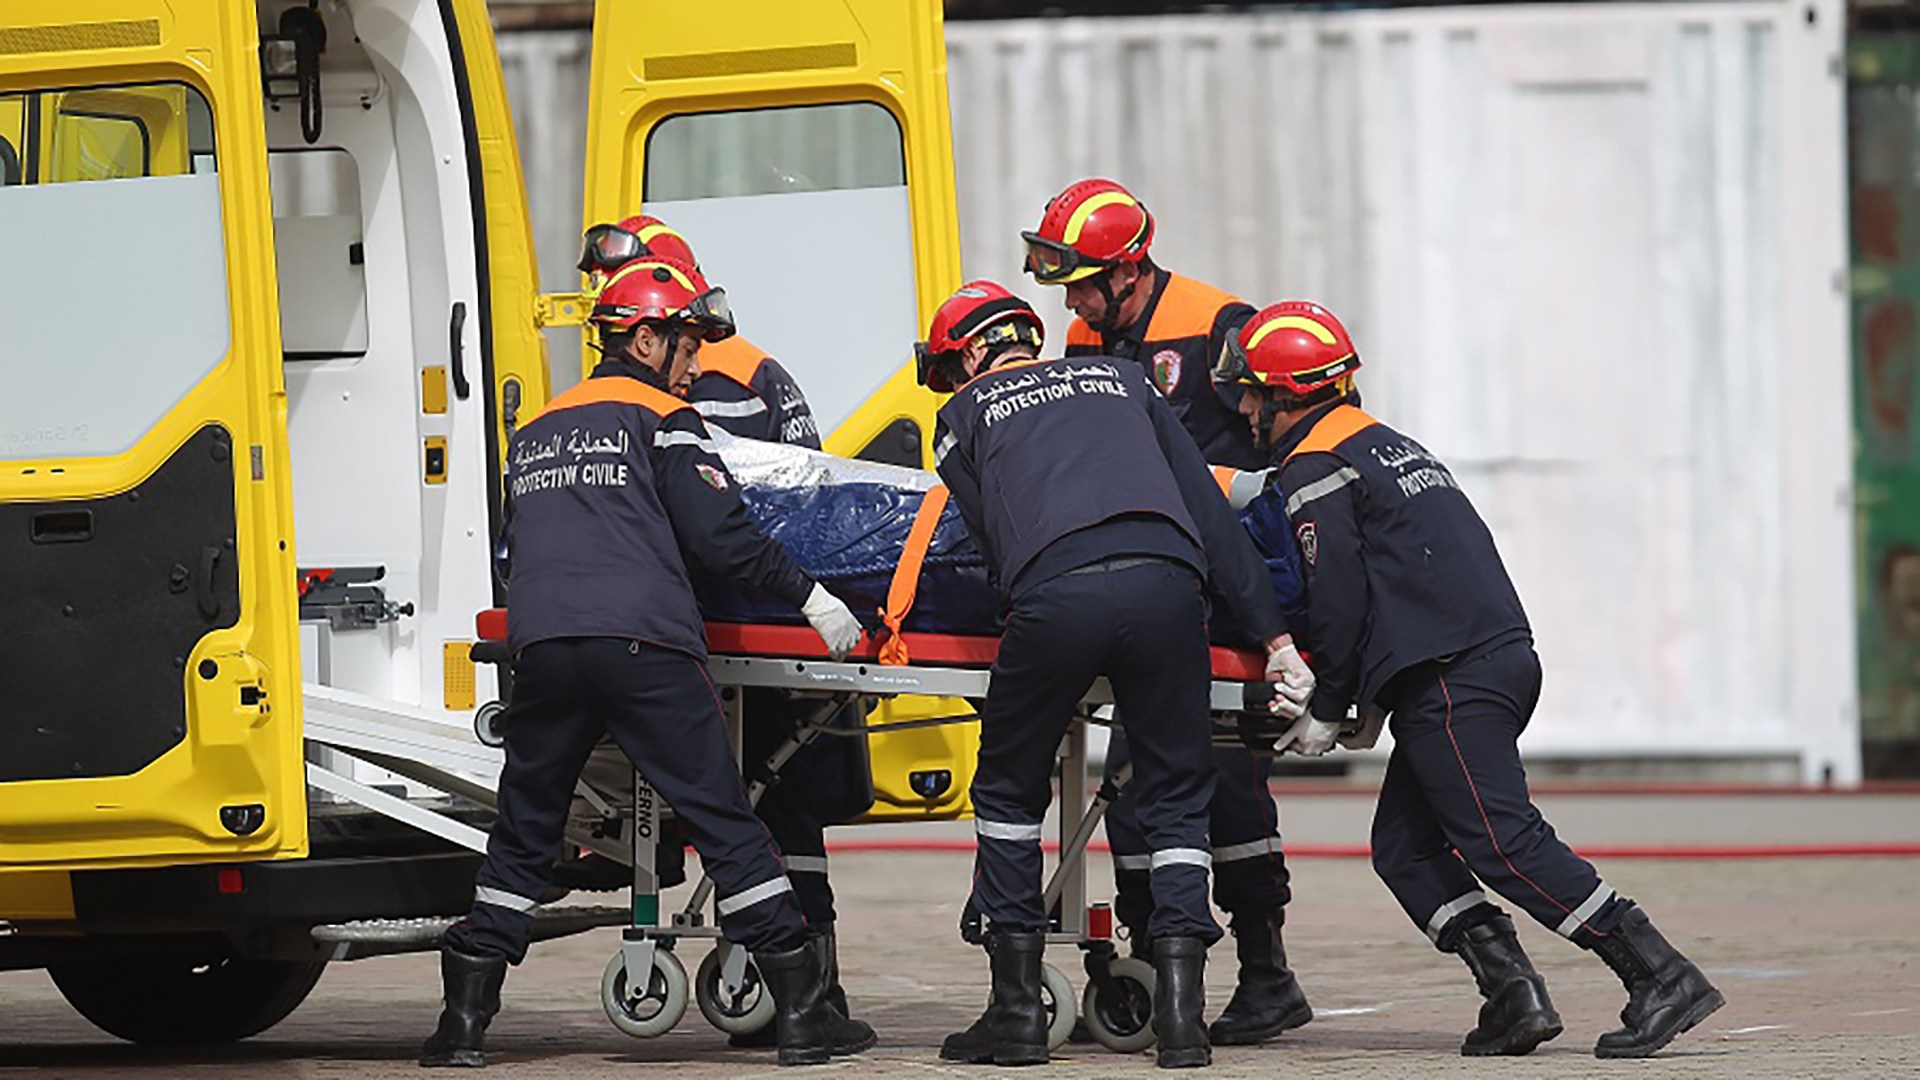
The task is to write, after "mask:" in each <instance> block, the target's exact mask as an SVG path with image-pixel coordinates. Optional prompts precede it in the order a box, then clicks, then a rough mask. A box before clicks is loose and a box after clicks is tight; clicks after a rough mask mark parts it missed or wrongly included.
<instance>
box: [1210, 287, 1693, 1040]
mask: <svg viewBox="0 0 1920 1080" xmlns="http://www.w3.org/2000/svg"><path fill="white" fill-rule="evenodd" d="M1359 367H1360V358H1359V356H1358V355H1357V354H1356V353H1355V351H1354V347H1353V342H1352V340H1351V339H1350V338H1349V337H1348V336H1347V331H1346V329H1345V328H1344V327H1342V326H1341V325H1340V322H1339V321H1338V320H1337V319H1335V318H1334V317H1333V315H1332V314H1331V313H1330V312H1328V311H1327V310H1326V309H1325V308H1322V307H1320V306H1319V305H1317V304H1310V303H1303V302H1290V303H1284V304H1276V305H1274V306H1273V307H1270V308H1267V309H1266V310H1264V311H1262V312H1260V313H1259V314H1258V315H1256V316H1255V317H1254V318H1253V319H1252V320H1251V321H1249V322H1248V323H1247V325H1246V326H1245V327H1244V328H1242V330H1241V332H1240V334H1239V335H1238V336H1237V337H1236V338H1235V339H1233V341H1232V342H1231V343H1230V346H1229V348H1228V349H1227V350H1226V351H1225V352H1224V353H1223V354H1222V356H1221V359H1220V362H1219V365H1218V367H1217V368H1216V369H1215V372H1214V382H1215V384H1216V385H1217V386H1218V387H1219V389H1220V392H1221V394H1222V395H1223V396H1224V397H1226V398H1227V399H1228V400H1229V401H1230V402H1231V403H1233V404H1234V405H1236V406H1237V407H1238V408H1239V409H1240V412H1241V414H1242V415H1243V416H1245V417H1246V418H1247V420H1248V423H1249V424H1250V425H1251V427H1252V429H1253V432H1254V434H1255V436H1256V437H1257V438H1259V439H1260V440H1262V441H1263V442H1265V443H1267V444H1268V445H1269V446H1270V448H1271V452H1272V455H1273V461H1274V463H1275V465H1276V468H1275V469H1274V470H1273V472H1272V473H1271V474H1270V477H1271V478H1277V479H1270V481H1269V482H1277V483H1278V485H1279V487H1280V489H1281V494H1283V495H1284V497H1285V499H1286V508H1287V513H1288V516H1289V518H1290V520H1291V522H1292V525H1293V528H1294V532H1295V536H1296V538H1297V542H1298V544H1299V549H1300V555H1301V562H1302V563H1303V565H1304V568H1305V570H1306V577H1307V627H1308V630H1307V635H1308V639H1307V645H1308V646H1309V648H1311V650H1312V651H1313V654H1314V657H1315V667H1316V668H1317V674H1318V675H1319V684H1318V688H1317V690H1316V692H1315V695H1314V698H1313V700H1312V702H1311V704H1310V706H1309V709H1308V713H1307V715H1306V716H1304V717H1302V718H1301V719H1300V720H1299V721H1298V722H1297V723H1296V724H1295V725H1294V727H1293V729H1292V730H1291V731H1290V732H1289V733H1288V740H1287V741H1291V743H1292V746H1293V748H1294V749H1296V750H1299V751H1300V752H1302V753H1305V754H1308V755H1317V754H1323V753H1325V752H1326V751H1327V749H1328V748H1329V747H1330V746H1331V745H1332V744H1333V743H1334V742H1335V740H1336V739H1339V740H1340V741H1341V742H1342V744H1343V745H1348V746H1355V747H1364V746H1371V745H1372V744H1373V741H1374V739H1376V738H1377V737H1378V736H1379V732H1380V728H1381V726H1382V724H1383V723H1384V722H1385V720H1386V717H1387V716H1388V715H1389V714H1390V715H1391V717H1392V726H1393V740H1394V741H1393V754H1392V756H1391V758H1390V759H1389V760H1388V762H1387V771H1386V776H1385V778H1384V779H1383V780H1382V782H1381V786H1380V802H1379V807H1378V809H1377V810H1376V811H1375V813H1374V819H1373V866H1374V870H1375V871H1376V872H1377V873H1378V874H1379V875H1380V877H1381V879H1382V880H1383V881H1385V882H1386V884H1387V887H1388V888H1389V889H1390V890H1392V892H1393V895H1394V897H1395V898H1396V899H1398V900H1399V901H1400V906H1401V907H1402V908H1404V909H1406V912H1407V914H1408V916H1410V917H1411V918H1412V919H1413V922H1414V925H1415V926H1418V927H1419V928H1421V929H1422V930H1424V931H1426V933H1427V935H1428V936H1429V937H1430V938H1432V939H1433V942H1434V944H1435V945H1436V946H1437V947H1438V948H1439V949H1440V950H1441V951H1442V952H1451V953H1457V954H1458V955H1459V956H1460V957H1461V958H1462V959H1463V960H1465V961H1466V964H1467V967H1468V968H1469V969H1470V970H1471V971H1472V972H1473V976H1474V979H1475V980H1476V981H1477V982H1478V983H1479V987H1480V993H1481V995H1482V996H1483V997H1484V998H1485V999H1486V1002H1485V1005H1484V1006H1483V1007H1482V1008H1481V1010H1480V1019H1479V1025H1478V1026H1477V1027H1475V1028H1474V1029H1473V1030H1472V1031H1471V1032H1469V1033H1468V1034H1467V1037H1466V1041H1465V1043H1464V1044H1463V1045H1462V1046H1461V1048H1460V1051H1461V1053H1463V1054H1466V1055H1468V1056H1481V1055H1492V1054H1525V1053H1527V1052H1529V1051H1531V1050H1532V1049H1533V1048H1534V1047H1535V1046H1538V1045H1539V1044H1540V1043H1543V1042H1545V1041H1547V1040H1548V1039H1551V1038H1553V1037H1554V1036H1556V1035H1558V1034H1560V1030H1561V1024H1560V1017H1559V1015H1558V1014H1557V1013H1555V1012H1554V1009H1553V1004H1552V1002H1550V1001H1549V1000H1548V998H1547V987H1546V983H1545V982H1544V981H1543V980H1542V979H1541V977H1540V975H1539V973H1538V972H1536V971H1535V970H1534V968H1533V964H1532V963H1531V962H1530V961H1529V960H1528V959H1527V954H1526V953H1525V952H1523V951H1521V948H1520V942H1519V940H1518V939H1517V938H1516V937H1515V936H1514V929H1513V922H1512V920H1511V919H1509V918H1508V917H1507V915H1506V913H1505V912H1503V911H1502V910H1501V909H1500V908H1499V907H1497V906H1495V905H1494V904H1493V903H1492V902H1490V901H1489V900H1488V899H1487V896H1486V894H1485V893H1484V892H1482V891H1481V883H1482V882H1484V883H1485V884H1486V885H1488V886H1491V887H1492V888H1493V890H1494V891H1495V892H1496V893H1498V894H1499V895H1501V896H1504V897H1506V898H1507V899H1508V900H1510V901H1512V902H1513V903H1514V904H1515V905H1517V906H1518V907H1520V909H1521V910H1523V911H1525V912H1526V913H1527V914H1528V915H1531V916H1532V917H1533V918H1534V919H1536V920H1538V921H1539V922H1540V924H1541V925H1543V926H1546V927H1547V928H1549V929H1551V930H1553V931H1555V932H1556V933H1558V934H1560V935H1561V936H1562V937H1565V938H1566V939H1568V940H1569V941H1571V942H1573V943H1574V944H1575V945H1578V946H1580V947H1581V948H1583V949H1587V950H1590V951H1592V952H1594V953H1597V954H1599V956H1600V958H1601V959H1602V960H1604V961H1605V962H1606V964H1607V966H1608V967H1610V968H1612V969H1613V971H1614V972H1615V974H1617V975H1619V977H1620V981H1621V982H1622V983H1624V984H1625V985H1626V989H1627V996H1628V1000H1627V1006H1626V1008H1625V1010H1623V1011H1622V1012H1621V1014H1620V1018H1621V1020H1622V1021H1624V1024H1625V1026H1624V1027H1622V1028H1620V1029H1619V1030H1617V1031H1611V1032H1608V1033H1606V1034H1604V1035H1602V1036H1600V1040H1599V1043H1598V1044H1597V1045H1596V1046H1595V1047H1594V1053H1595V1054H1597V1055H1599V1056H1600V1057H1645V1056H1647V1055H1649V1054H1652V1053H1654V1052H1655V1051H1657V1050H1659V1049H1660V1048H1661V1047H1663V1046H1665V1045H1667V1043H1669V1042H1671V1041H1672V1040H1673V1038H1674V1037H1675V1036H1677V1035H1679V1034H1680V1033H1681V1032H1684V1031H1686V1030H1687V1029H1688V1028H1691V1027H1693V1026H1694V1025H1695V1024H1698V1023H1699V1022H1700V1021H1701V1020H1702V1019H1704V1018H1705V1017H1706V1016H1708V1015H1709V1014H1710V1013H1712V1012H1713V1011H1714V1010H1715V1009H1718V1008H1719V1007H1720V1006H1721V1005H1722V1004H1723V1001H1722V999H1721V996H1720V992H1719V991H1718V990H1715V989H1714V988H1713V986H1712V984H1710V983H1709V982H1708V981H1707V978H1706V976H1705V975H1703V974H1702V973H1701V971H1700V969H1699V968H1697V967H1695V966H1694V965H1693V964H1692V963H1691V962H1689V961H1688V960H1687V959H1686V957H1684V956H1682V955H1680V953H1679V952H1678V951H1677V950H1675V949H1674V947H1673V946H1672V945H1670V944H1668V943H1667V940H1666V939H1665V938H1664V937H1662V936H1661V934H1660V932H1659V931H1658V930H1656V929H1654V927H1653V923H1652V922H1651V921H1650V920H1649V919H1648V917H1647V914H1646V912H1645V911H1644V910H1642V909H1641V908H1639V907H1638V906H1636V905H1635V904H1634V902H1633V901H1631V900H1629V899H1627V898H1626V897H1624V896H1621V895H1620V894H1618V893H1617V892H1615V891H1614V890H1613V888H1612V887H1610V886H1609V885H1607V883H1606V882H1604V881H1602V880H1600V875H1599V874H1598V873H1597V872H1596V871H1595V870H1594V868H1593V866H1592V865H1591V864H1589V863H1588V862H1587V861H1586V860H1585V859H1582V858H1581V857H1580V856H1578V855H1576V854H1574V853H1573V851H1572V850H1570V849H1569V848H1568V847H1567V845H1566V844H1565V843H1563V842H1561V840H1560V839H1559V838H1558V837H1556V836H1555V835H1554V832H1553V828H1552V826H1550V825H1548V824H1547V822H1546V821H1545V819H1543V818H1542V817H1541V816H1540V811H1539V810H1538V809H1537V808H1535V806H1534V805H1533V802H1532V799H1531V797H1530V796H1529V795H1528V793H1527V777H1526V770H1525V769H1524V768H1523V767H1522V765H1521V761H1520V751H1519V747H1518V745H1517V740H1518V739H1519V737H1520V733H1521V732H1522V731H1523V730H1525V729H1526V726H1527V721H1528V720H1529V719H1530V718H1531V717H1532V715H1533V709H1534V706H1535V704H1536V703H1537V702H1538V701H1539V698H1540V660H1539V657H1538V656H1536V655H1535V654H1534V651H1533V636H1532V632H1531V630H1530V629H1529V628H1528V624H1527V616H1526V613H1525V612H1524V611H1523V610H1522V609H1521V606H1520V598H1519V596H1518V595H1517V594H1516V593H1515V591H1514V588H1513V583H1512V581H1511V580H1509V579H1508V577H1507V572H1506V569H1505V568H1504V567H1503V566H1502V565H1501V562H1500V555H1499V552H1498V551H1496V550H1495V548H1494V543H1493V536H1492V534H1491V533H1489V532H1488V530H1487V527H1486V525H1485V523H1483V522H1482V521H1481V520H1480V516H1479V514H1478V513H1476V512H1475V511H1474V508H1473V504H1472V503H1470V502H1468V501H1467V497H1466V495H1465V493H1463V492H1462V491H1461V490H1460V487H1459V485H1458V484H1457V483H1456V482H1455V481H1454V478H1453V474H1452V473H1450V472H1448V471H1447V467H1446V466H1445V465H1444V464H1442V463H1441V462H1440V461H1439V460H1438V459H1437V458H1435V457H1434V456H1433V455H1432V454H1430V453H1428V452H1427V451H1426V449H1425V448H1423V447H1422V446H1421V445H1420V444H1419V443H1416V442H1414V441H1413V440H1412V439H1410V438H1408V437H1407V436H1405V435H1402V434H1400V433H1399V432H1397V431H1395V430H1393V429H1392V428H1389V427H1387V426H1386V425H1385V424H1382V423H1380V422H1379V421H1377V420H1375V419H1373V418H1372V417H1370V416H1368V415H1367V414H1366V413H1364V412H1362V411H1360V409H1359V407H1358V399H1357V397H1356V396H1355V395H1354V393H1353V373H1354V372H1355V371H1357V370H1359ZM1350 706H1358V708H1359V710H1360V716H1361V718H1362V720H1361V723H1360V724H1359V726H1358V728H1357V729H1356V730H1354V731H1353V732H1352V733H1351V734H1342V732H1343V728H1345V727H1346V725H1347V711H1348V709H1349V707H1350Z"/></svg>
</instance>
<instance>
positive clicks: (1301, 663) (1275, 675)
mask: <svg viewBox="0 0 1920 1080" xmlns="http://www.w3.org/2000/svg"><path fill="white" fill-rule="evenodd" d="M1283 640H1284V641H1285V643H1284V644H1282V645H1281V646H1280V647H1279V648H1277V649H1273V650H1270V651H1269V652H1268V653H1267V681H1268V682H1270V683H1276V684H1278V685H1276V686H1275V687H1274V690H1275V695H1274V699H1273V705H1272V708H1273V713H1274V715H1275V716H1278V717H1281V718H1282V719H1286V720H1298V719H1299V718H1300V717H1302V716H1305V715H1306V712H1307V702H1309V701H1311V700H1313V685H1314V679H1313V669H1312V668H1310V667H1308V666H1307V662H1306V661H1305V660H1302V659H1301V658H1300V650H1299V649H1296V648H1294V647H1293V641H1292V640H1291V639H1283Z"/></svg>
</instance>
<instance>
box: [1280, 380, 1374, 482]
mask: <svg viewBox="0 0 1920 1080" xmlns="http://www.w3.org/2000/svg"><path fill="white" fill-rule="evenodd" d="M1342 405H1352V406H1355V407H1356V408H1357V407H1359V405H1360V392H1359V391H1357V390H1355V391H1352V392H1350V393H1347V394H1343V395H1341V396H1340V397H1337V398H1334V399H1333V400H1332V401H1329V402H1327V403H1326V404H1324V405H1316V406H1314V408H1313V411H1312V412H1310V413H1308V414H1307V415H1306V416H1304V417H1302V418H1301V419H1300V422H1299V423H1297V424H1295V425H1293V427H1291V428H1289V429H1287V433H1286V434H1285V435H1282V436H1280V441H1279V442H1276V443H1274V444H1273V452H1272V454H1271V455H1270V456H1269V460H1270V461H1272V462H1273V464H1275V465H1279V464H1282V463H1284V462H1285V461H1286V460H1287V455H1288V454H1291V453H1293V448H1294V447H1296V446H1299V445H1300V444H1301V442H1303V441H1304V440H1305V439H1306V437H1307V434H1308V433H1309V432H1311V431H1312V430H1313V428H1314V425H1315V424H1318V423H1319V422H1320V421H1322V420H1324V419H1326V417H1327V414H1328V413H1330V412H1332V411H1333V410H1335V409H1337V408H1339V407H1340V406H1342Z"/></svg>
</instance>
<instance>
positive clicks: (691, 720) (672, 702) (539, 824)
mask: <svg viewBox="0 0 1920 1080" xmlns="http://www.w3.org/2000/svg"><path fill="white" fill-rule="evenodd" d="M602 732H605V733H607V734H610V735H612V736H613V739H614V741H615V742H617V743H618V744H619V745H620V748H621V750H622V751H623V752H625V753H626V755H627V757H628V758H629V759H630V760H632V761H633V762H634V764H635V766H636V767H637V768H639V769H640V771H641V772H643V773H644V774H645V775H646V776H647V778H648V780H649V781H651V782H652V784H653V787H654V790H655V791H657V792H658V793H659V795H660V797H661V798H662V799H664V800H666V802H667V803H668V804H669V805H671V806H672V807H673V809H674V812H675V813H676V814H677V815H678V816H679V818H680V822H681V827H682V829H683V830H684V831H685V832H686V834H687V837H688V839H690V840H691V841H692V842H693V846H694V848H695V849H696V850H697V851H699V852H700V859H701V865H702V866H703V867H704V868H705V869H706V870H707V872H708V873H710V874H712V875H713V879H714V883H715V885H716V886H717V887H718V890H719V895H720V896H722V897H728V898H734V897H740V896H742V895H743V894H747V893H749V892H750V891H751V890H753V889H754V888H756V887H760V888H762V889H766V888H768V887H769V883H771V882H774V881H776V880H777V881H778V882H779V883H780V887H779V888H778V889H776V890H774V891H772V892H769V893H768V894H767V895H766V896H765V897H763V898H762V902H756V903H751V904H747V905H745V906H742V907H740V908H738V909H737V910H733V911H731V912H727V913H723V914H722V915H721V917H720V925H721V929H722V930H724V931H725V933H726V935H727V937H728V938H729V939H730V940H733V941H737V942H739V943H740V944H742V945H745V946H746V947H747V948H749V949H752V950H756V951H757V950H762V949H775V950H784V949H791V948H794V947H796V946H798V945H799V944H800V942H801V941H802V940H804V935H805V929H804V924H803V923H802V921H801V915H800V905H799V903H798V902H797V901H796V900H795V899H794V897H793V895H792V892H791V889H790V888H788V887H787V886H786V884H785V883H786V877H785V876H784V874H783V873H782V870H781V866H780V860H779V857H778V856H777V854H776V853H775V850H774V846H773V840H772V838H771V837H770V836H769V835H768V834H767V829H766V827H765V826H764V825H762V824H761V823H760V821H759V820H758V819H757V818H755V817H754V816H753V812H752V810H751V809H750V808H749V807H748V806H747V796H746V789H745V787H744V786H743V785H742V784H741V782H740V773H739V770H738V768H737V766H736V765H735V764H734V760H733V754H732V751H731V750H730V749H729V748H728V745H727V737H726V729H725V726H724V725H723V724H722V722H721V719H720V706H719V702H718V701H717V700H716V698H715V696H714V693H713V688H712V686H711V684H710V683H709V682H708V681H707V678H706V670H705V668H704V667H703V666H702V665H701V664H700V662H699V661H697V660H695V659H694V658H693V657H691V656H688V655H686V654H685V653H678V652H674V651H672V650H668V649H655V648H641V649H639V650H638V651H637V652H636V651H634V650H633V649H632V647H631V646H630V644H629V643H628V642H626V641H619V640H615V639H611V638H575V639H567V640H561V641H543V642H538V643H536V644H533V645H530V646H528V647H527V648H526V649H525V650H523V651H522V652H521V654H520V657H519V659H518V660H516V661H515V662H514V701H513V718H512V722H511V723H509V724H508V725H507V745H506V765H505V767H504V768H502V769H501V772H500V786H499V799H500V812H499V815H498V816H497V817H496V818H495V819H494V826H493V832H492V834H491V835H490V836H489V837H488V840H487V858H486V861H485V862H484V863H483V864H482V865H481V867H480V872H479V874H478V876H477V878H476V880H475V890H474V894H475V895H474V901H475V902H474V906H473V910H472V911H471V912H470V913H468V915H467V917H466V918H464V919H462V920H461V921H460V922H458V923H455V924H454V925H453V927H452V928H450V929H449V930H448V931H447V942H448V943H449V944H450V945H453V946H454V947H455V948H458V949H460V950H461V951H463V952H468V953H473V954H478V955H499V956H505V957H507V958H508V959H509V960H511V961H512V962H514V963H519V962H520V960H521V959H523V958H524V957H525V956H526V952H527V943H528V942H529V941H530V940H531V939H532V934H533V911H532V910H531V909H530V908H527V909H525V910H523V907H524V902H525V901H527V900H531V899H537V898H539V897H541V896H543V895H545V893H546V892H547V889H548V886H549V884H550V882H551V880H552V871H553V862H554V858H555V856H557V855H558V854H559V852H560V848H561V840H562V833H563V831H564V830H565V828H566V815H567V808H568V805H569V804H570V803H571V802H572V799H573V786H574V781H575V779H576V778H577V777H578V776H579V775H580V769H581V767H582V766H583V765H584V764H585V763H586V760H587V755H588V754H590V753H591V752H592V750H593V746H594V743H595V742H597V741H598V740H599V738H600V736H601V733H602Z"/></svg>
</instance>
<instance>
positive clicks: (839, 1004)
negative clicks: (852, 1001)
mask: <svg viewBox="0 0 1920 1080" xmlns="http://www.w3.org/2000/svg"><path fill="white" fill-rule="evenodd" d="M807 943H808V944H810V945H812V946H813V948H814V950H815V951H816V952H818V953H819V954H820V969H821V970H822V971H824V972H826V976H827V1004H828V1005H829V1006H830V1007H832V1009H833V1011H834V1012H837V1013H839V1014H840V1015H841V1016H848V1015H851V1014H850V1013H849V1012H848V1011H847V992H846V991H845V990H843V989H841V988H840V957H839V953H838V950H837V949H836V948H835V943H834V935H833V924H832V923H821V924H819V925H817V926H814V927H811V928H809V929H808V931H807ZM727 1045H728V1046H731V1047H733V1048H734V1049H735V1050H765V1049H767V1048H769V1047H771V1046H773V1045H774V1025H773V1024H768V1025H767V1026H766V1027H763V1028H761V1029H759V1030H758V1031H750V1032H748V1033H746V1034H745V1035H729V1036H727Z"/></svg>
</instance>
